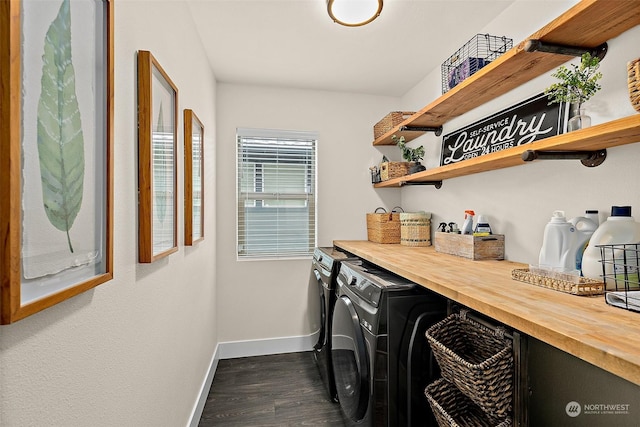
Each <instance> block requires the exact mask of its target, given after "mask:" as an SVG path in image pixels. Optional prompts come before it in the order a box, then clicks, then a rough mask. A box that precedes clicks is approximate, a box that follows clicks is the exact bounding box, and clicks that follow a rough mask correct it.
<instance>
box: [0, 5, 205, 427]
mask: <svg viewBox="0 0 640 427" xmlns="http://www.w3.org/2000/svg"><path fill="white" fill-rule="evenodd" d="M115 27H116V28H115V126H114V130H115V137H114V160H115V161H114V164H115V167H114V174H115V180H114V185H115V189H114V190H115V191H114V198H115V200H114V205H115V208H114V219H115V221H114V279H113V280H112V281H110V282H107V283H106V284H103V285H100V286H98V287H97V288H95V289H93V290H91V291H89V292H86V293H84V294H82V295H79V296H76V297H74V298H72V299H70V300H67V301H65V302H63V303H61V304H58V305H56V306H54V307H51V308H49V309H46V310H45V311H43V312H40V313H38V314H36V315H33V316H30V317H28V318H26V319H23V320H20V321H18V322H17V323H15V324H12V325H8V326H2V327H0V425H2V426H6V427H25V426H37V427H40V426H56V427H75V426H78V427H85V426H104V427H113V426H136V427H139V426H154V427H157V426H167V427H175V426H184V425H187V423H188V421H189V419H190V416H191V412H192V410H193V407H194V403H195V402H196V399H197V398H198V396H199V394H200V388H201V387H202V383H203V380H204V377H205V375H206V373H207V369H208V367H209V364H210V362H211V358H212V355H213V352H214V350H215V345H216V343H217V332H216V293H215V270H216V262H215V259H216V245H215V240H216V227H215V210H216V193H215V191H216V188H215V179H214V176H215V134H216V126H215V112H216V111H215V110H216V109H215V95H216V84H215V78H214V76H213V74H212V72H211V69H210V67H209V65H208V63H207V61H206V60H205V59H204V54H203V51H202V48H201V42H200V40H199V39H198V37H197V36H196V34H195V32H194V31H193V29H192V22H191V17H190V15H189V12H188V9H187V6H186V5H185V4H184V3H181V2H139V1H132V2H129V1H123V0H118V1H117V2H116V5H115ZM138 49H144V50H150V51H151V52H152V53H153V54H154V55H155V57H156V58H157V59H158V61H159V62H160V64H161V65H162V67H163V68H164V69H165V71H167V73H168V74H169V76H170V77H171V79H172V80H173V81H174V83H175V84H176V85H177V86H178V88H179V100H178V102H179V109H180V110H179V111H180V120H179V124H178V125H179V127H178V129H179V140H178V146H179V150H178V153H179V166H178V171H179V172H178V173H179V187H178V188H179V194H178V198H179V199H178V200H182V197H183V195H184V192H183V188H184V187H183V179H182V174H183V170H184V167H183V160H182V159H183V152H184V151H183V137H182V125H183V124H182V115H181V114H182V110H183V109H184V108H192V109H193V110H194V111H195V112H196V114H198V116H199V118H200V119H201V120H202V122H203V124H204V126H205V156H206V166H205V171H206V183H207V184H206V196H207V198H206V213H207V215H206V220H205V230H206V231H205V233H206V236H205V240H204V241H203V242H201V243H199V244H198V245H197V246H194V247H193V248H185V247H184V246H183V242H184V232H183V224H184V221H183V218H184V217H183V206H182V203H181V202H179V222H178V224H179V233H178V242H179V251H178V252H177V253H175V254H172V255H170V256H169V257H168V258H166V259H163V260H161V261H158V262H156V263H153V264H151V265H141V264H138V263H137V238H136V236H137V219H136V218H137V207H136V205H137V117H136V108H137V107H136V93H137V89H136V51H137V50H138Z"/></svg>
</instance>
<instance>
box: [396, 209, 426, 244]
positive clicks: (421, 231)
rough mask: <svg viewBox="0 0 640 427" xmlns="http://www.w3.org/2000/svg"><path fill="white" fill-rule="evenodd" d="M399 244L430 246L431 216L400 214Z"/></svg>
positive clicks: (410, 213) (424, 213)
mask: <svg viewBox="0 0 640 427" xmlns="http://www.w3.org/2000/svg"><path fill="white" fill-rule="evenodd" d="M400 244H401V245H404V246H431V214H430V213H426V212H406V213H404V212H403V213H401V214H400Z"/></svg>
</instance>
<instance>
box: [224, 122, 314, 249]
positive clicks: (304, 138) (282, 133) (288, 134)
mask: <svg viewBox="0 0 640 427" xmlns="http://www.w3.org/2000/svg"><path fill="white" fill-rule="evenodd" d="M250 138H252V139H256V140H261V139H262V140H265V141H266V140H274V141H275V140H278V139H279V140H283V141H292V142H293V141H296V140H297V141H300V142H311V145H312V152H313V155H312V156H313V162H312V165H311V166H310V167H311V169H312V170H308V169H307V171H306V172H305V173H306V175H307V177H306V178H305V180H306V179H308V178H311V182H309V184H308V185H306V188H308V189H309V191H306V188H305V190H304V192H301V193H279V192H260V191H255V190H257V189H256V188H255V186H254V191H253V192H250V191H242V190H241V173H243V171H244V169H241V167H242V165H243V162H242V160H241V156H240V149H241V143H242V141H241V140H247V139H250ZM301 159H302V158H301ZM294 164H297V165H303V164H304V163H302V162H298V163H294ZM307 168H309V166H307ZM263 173H264V172H263ZM254 179H255V178H254ZM264 184H265V183H264V181H262V186H264ZM317 187H318V132H314V131H292V130H281V129H258V128H237V129H236V190H235V191H236V224H235V226H236V259H237V260H238V261H251V260H265V259H269V260H272V259H300V258H308V257H310V256H312V255H313V249H314V248H315V246H316V245H317V228H318V227H317V212H318V210H317ZM263 188H264V187H263ZM247 195H248V196H255V195H260V198H261V199H262V200H305V201H308V202H309V203H308V217H307V220H306V223H307V226H308V227H309V230H310V235H309V240H308V250H307V251H306V252H305V253H302V252H301V251H290V252H287V251H285V252H280V251H277V250H274V251H272V252H271V253H267V252H266V251H265V252H255V251H249V252H247V251H243V250H241V245H242V244H243V243H246V241H247V240H246V234H245V236H244V240H243V239H241V228H242V227H241V224H240V221H241V220H242V219H241V213H240V209H241V203H242V201H243V200H247V199H249V200H251V199H256V198H257V197H246V196H247ZM265 207H266V208H269V207H268V206H265ZM272 208H273V209H287V207H278V206H272ZM245 231H246V228H245Z"/></svg>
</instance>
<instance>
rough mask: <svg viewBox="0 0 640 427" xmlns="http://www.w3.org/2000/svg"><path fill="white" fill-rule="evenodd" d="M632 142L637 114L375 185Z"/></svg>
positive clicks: (639, 132)
mask: <svg viewBox="0 0 640 427" xmlns="http://www.w3.org/2000/svg"><path fill="white" fill-rule="evenodd" d="M635 142H640V114H636V115H633V116H629V117H624V118H621V119H617V120H612V121H610V122H607V123H603V124H599V125H596V126H592V127H589V128H587V129H582V130H579V131H575V132H569V133H565V134H562V135H557V136H553V137H550V138H546V139H542V140H539V141H535V142H532V143H530V144H524V145H521V146H519V147H511V148H508V149H506V150H502V151H497V152H495V153H491V154H487V155H484V156H480V157H475V158H473V159H469V160H463V161H461V162H458V163H453V164H450V165H445V166H440V167H437V168H433V169H427V170H426V171H423V172H418V173H414V174H412V175H406V176H402V177H399V178H393V179H390V180H388V181H384V182H379V183H377V184H375V185H374V187H375V188H385V187H400V186H402V185H404V184H407V183H417V182H427V181H440V180H444V179H450V178H457V177H461V176H465V175H471V174H475V173H479V172H486V171H489V170H495V169H503V168H508V167H511V166H519V165H523V164H526V163H528V162H525V161H524V160H522V157H521V156H522V153H523V152H525V151H527V150H539V151H596V150H602V149H606V148H610V147H616V146H619V145H625V144H632V143H635Z"/></svg>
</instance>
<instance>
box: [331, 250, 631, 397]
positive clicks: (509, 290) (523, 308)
mask: <svg viewBox="0 0 640 427" xmlns="http://www.w3.org/2000/svg"><path fill="white" fill-rule="evenodd" d="M334 245H335V246H337V247H339V248H342V249H344V250H346V251H348V252H351V253H352V254H354V255H357V256H359V257H360V258H363V259H366V260H368V261H370V262H372V263H375V264H377V265H379V266H380V267H382V268H385V269H387V270H389V271H392V272H394V273H396V274H398V275H400V276H403V277H405V278H407V279H409V280H411V281H413V282H416V283H418V284H420V285H422V286H424V287H425V288H427V289H430V290H432V291H434V292H436V293H438V294H440V295H443V296H445V297H447V298H449V299H451V300H453V301H457V302H459V303H460V304H463V305H465V306H467V307H469V308H471V309H473V310H476V311H478V312H480V313H483V314H485V315H487V316H489V317H491V318H493V319H495V320H497V321H498V322H501V323H504V324H505V325H508V326H510V327H512V328H514V329H517V330H519V331H520V332H523V333H525V334H527V335H530V336H532V337H534V338H537V339H539V340H540V341H543V342H546V343H548V344H550V345H552V346H554V347H557V348H559V349H560V350H563V351H566V352H567V353H570V354H572V355H574V356H576V357H579V358H581V359H583V360H585V361H587V362H589V363H591V364H593V365H595V366H598V367H600V368H602V369H604V370H606V371H609V372H611V373H613V374H615V375H618V376H620V377H622V378H624V379H626V380H628V381H630V382H632V383H635V384H637V385H640V313H634V312H631V311H628V310H624V309H621V308H617V307H612V306H609V305H607V304H606V303H605V301H604V297H603V296H597V297H583V296H575V295H569V294H565V293H562V292H558V291H554V290H551V289H545V288H541V287H538V286H535V285H531V284H528V283H522V282H518V281H515V280H513V279H511V271H512V270H513V269H516V268H527V267H528V266H527V265H523V264H519V263H515V262H510V261H472V260H468V259H465V258H460V257H456V256H453V255H446V254H441V253H438V252H436V251H435V249H434V248H433V246H429V247H409V246H403V245H399V244H398V245H395V244H380V243H373V242H369V241H360V240H358V241H354V240H336V241H334Z"/></svg>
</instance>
